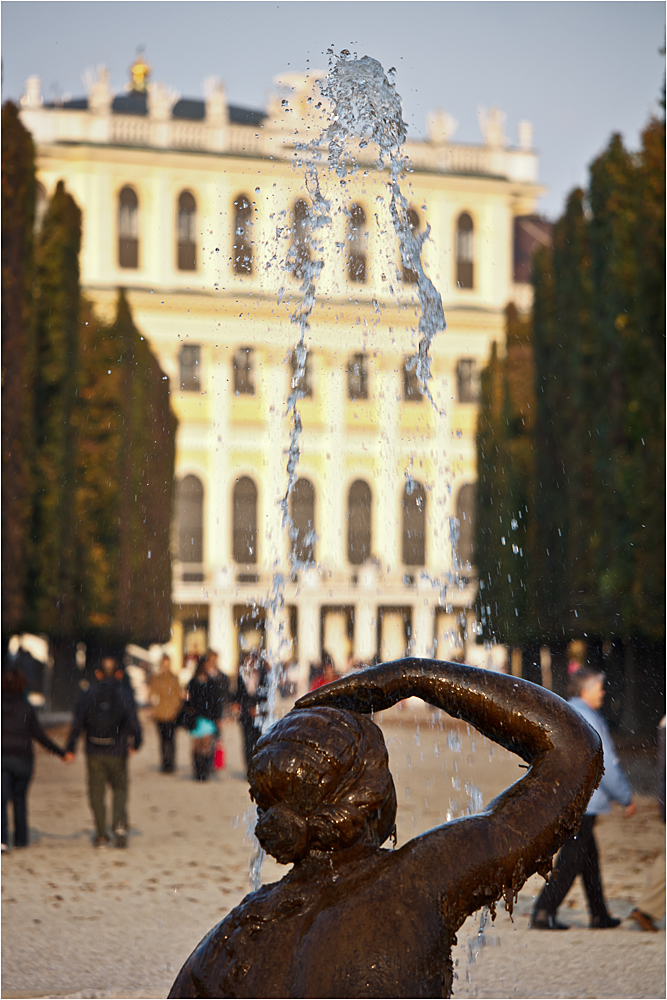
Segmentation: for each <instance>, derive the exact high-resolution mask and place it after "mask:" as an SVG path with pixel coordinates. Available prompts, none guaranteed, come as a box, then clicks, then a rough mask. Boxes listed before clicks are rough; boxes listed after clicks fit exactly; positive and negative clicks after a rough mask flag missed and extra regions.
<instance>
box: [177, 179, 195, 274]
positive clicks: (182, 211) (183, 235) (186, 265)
mask: <svg viewBox="0 0 667 1000" xmlns="http://www.w3.org/2000/svg"><path fill="white" fill-rule="evenodd" d="M196 224H197V204H196V202H195V199H194V197H193V196H192V194H190V192H189V191H181V193H180V195H179V198H178V270H179V271H195V270H196V269H197V250H196V242H195V226H196Z"/></svg>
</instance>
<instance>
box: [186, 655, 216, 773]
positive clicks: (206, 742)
mask: <svg viewBox="0 0 667 1000" xmlns="http://www.w3.org/2000/svg"><path fill="white" fill-rule="evenodd" d="M187 700H188V711H189V712H190V714H192V715H194V717H195V724H194V728H193V729H191V730H190V736H191V737H192V769H193V772H194V779H195V781H206V780H207V779H208V776H209V774H210V773H211V767H212V765H213V754H214V752H215V741H216V739H217V737H218V736H219V733H220V729H221V726H222V712H223V699H222V690H221V687H220V684H219V683H218V681H217V680H216V679H215V678H214V677H211V676H210V675H209V672H208V667H207V663H206V657H205V656H202V657H200V659H199V663H198V665H197V670H196V672H195V675H194V677H193V678H192V680H191V681H190V683H189V684H188V694H187Z"/></svg>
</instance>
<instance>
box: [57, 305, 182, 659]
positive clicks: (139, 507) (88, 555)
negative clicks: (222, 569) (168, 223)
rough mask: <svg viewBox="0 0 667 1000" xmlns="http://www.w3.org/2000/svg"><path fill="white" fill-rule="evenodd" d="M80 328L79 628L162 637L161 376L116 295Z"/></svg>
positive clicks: (167, 495) (164, 421)
mask: <svg viewBox="0 0 667 1000" xmlns="http://www.w3.org/2000/svg"><path fill="white" fill-rule="evenodd" d="M84 315H85V317H86V319H85V321H84V322H83V323H82V326H81V348H80V356H81V369H82V374H81V388H80V403H79V406H78V410H77V414H76V424H77V460H78V461H77V503H76V520H77V529H78V537H79V539H80V542H79V545H78V547H77V548H78V551H79V553H80V561H79V566H78V590H79V592H80V594H81V600H80V607H79V615H78V625H79V629H80V630H81V632H82V633H84V634H85V635H86V636H87V637H88V638H89V640H92V641H95V642H100V641H106V642H113V643H117V644H121V643H123V642H127V641H129V640H130V639H131V640H133V641H135V642H139V643H145V644H148V643H151V642H158V641H165V639H166V638H167V636H168V635H169V627H170V624H171V557H170V545H169V542H170V527H171V511H172V491H173V479H174V445H175V434H176V420H175V417H174V416H173V413H172V411H171V407H170V401H169V389H168V380H167V379H166V376H165V375H164V374H163V372H162V370H161V369H160V367H159V365H158V363H157V361H156V359H155V357H154V356H153V354H152V353H151V351H150V349H149V347H148V344H147V342H146V340H145V339H144V338H143V337H142V335H141V334H140V333H139V331H138V330H137V328H136V327H135V325H134V321H133V319H132V314H131V312H130V308H129V305H128V302H127V299H126V297H125V295H124V293H123V292H120V293H119V297H118V304H117V314H116V319H115V321H114V322H113V323H112V324H111V325H110V326H109V327H106V326H103V325H102V324H101V323H99V321H98V320H97V319H96V318H95V316H94V313H93V312H92V310H91V309H90V306H88V305H87V304H86V305H85V307H84Z"/></svg>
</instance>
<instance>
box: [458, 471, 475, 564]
mask: <svg viewBox="0 0 667 1000" xmlns="http://www.w3.org/2000/svg"><path fill="white" fill-rule="evenodd" d="M476 494H477V487H476V486H475V484H474V483H466V485H465V486H462V487H461V489H460V490H459V493H458V497H457V498H456V516H457V518H458V520H459V562H460V563H461V566H463V567H465V565H466V563H470V565H471V566H472V565H473V563H474V562H475V504H476V499H477V498H476Z"/></svg>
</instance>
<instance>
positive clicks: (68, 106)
mask: <svg viewBox="0 0 667 1000" xmlns="http://www.w3.org/2000/svg"><path fill="white" fill-rule="evenodd" d="M44 106H45V107H47V108H63V109H64V110H66V111H87V110H88V98H87V97H75V98H73V99H71V100H69V101H63V102H62V103H55V102H49V103H48V104H45V105H44ZM111 110H112V112H113V113H114V114H115V115H147V114H148V95H147V94H140V93H136V92H135V91H132V92H131V93H129V94H118V95H117V96H116V97H114V99H113V102H112V104H111ZM228 111H229V120H230V121H231V122H233V123H234V124H235V125H255V126H257V125H261V124H262V122H263V121H265V119H266V113H265V112H264V111H255V110H254V109H253V108H242V107H240V106H239V105H238V104H230V105H229V107H228ZM205 117H206V103H205V102H204V101H202V100H200V99H198V98H196V97H181V99H180V100H178V101H176V103H175V104H174V107H173V109H172V118H182V119H186V120H188V121H204V119H205Z"/></svg>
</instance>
